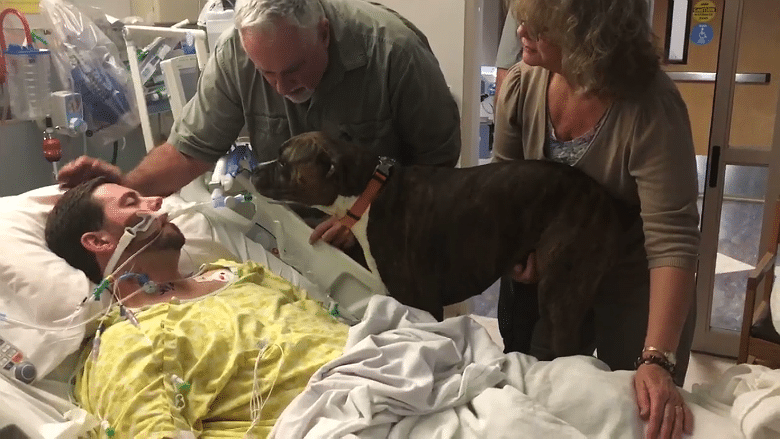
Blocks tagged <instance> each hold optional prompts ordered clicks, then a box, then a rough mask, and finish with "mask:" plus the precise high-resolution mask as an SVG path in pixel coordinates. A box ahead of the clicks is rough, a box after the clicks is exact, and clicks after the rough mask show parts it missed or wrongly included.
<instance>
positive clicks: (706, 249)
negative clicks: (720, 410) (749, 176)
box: [693, 0, 768, 357]
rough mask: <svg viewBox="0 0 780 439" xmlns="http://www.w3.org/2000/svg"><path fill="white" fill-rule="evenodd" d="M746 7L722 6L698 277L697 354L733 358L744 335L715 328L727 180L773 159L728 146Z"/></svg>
mask: <svg viewBox="0 0 780 439" xmlns="http://www.w3.org/2000/svg"><path fill="white" fill-rule="evenodd" d="M743 3H744V0H727V1H725V2H723V19H722V20H723V21H722V24H721V31H720V43H719V44H720V46H719V49H718V63H717V69H716V77H715V94H714V98H713V105H712V119H711V120H712V121H711V123H710V136H709V147H708V152H707V175H706V176H705V179H704V200H703V201H702V210H701V216H702V220H701V244H700V248H699V267H698V273H697V277H696V307H697V308H696V313H697V318H696V329H695V333H694V341H693V350H697V351H704V352H708V353H712V354H716V355H724V356H734V357H736V353H737V350H738V347H739V333H737V332H734V331H728V330H725V329H720V328H716V327H713V326H712V325H711V320H712V319H711V316H712V302H713V291H714V286H715V266H716V259H717V255H718V241H719V234H720V233H719V232H720V217H721V210H722V206H723V189H724V187H723V182H724V177H725V173H726V165H733V164H741V165H762V164H766V161H767V159H768V154H765V153H764V152H763V151H758V150H747V149H743V148H740V149H733V148H730V146H731V145H730V144H729V140H730V136H731V115H732V112H733V99H734V87H735V84H736V81H735V78H736V73H737V59H738V48H739V37H740V30H741V25H742V11H743Z"/></svg>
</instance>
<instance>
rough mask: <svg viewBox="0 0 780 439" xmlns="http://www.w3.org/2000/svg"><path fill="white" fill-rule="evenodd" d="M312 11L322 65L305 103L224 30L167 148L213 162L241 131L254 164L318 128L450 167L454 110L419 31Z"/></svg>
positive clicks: (362, 8)
mask: <svg viewBox="0 0 780 439" xmlns="http://www.w3.org/2000/svg"><path fill="white" fill-rule="evenodd" d="M321 3H322V6H323V9H324V12H325V16H326V17H327V19H328V21H329V23H330V33H331V34H330V43H329V47H328V66H327V69H326V70H325V73H324V75H323V77H322V80H321V82H320V84H319V85H318V86H317V88H316V89H315V91H314V94H313V95H312V98H311V99H310V100H309V101H308V102H305V103H302V104H295V103H293V102H290V101H289V100H287V99H285V98H284V97H283V96H281V95H279V94H278V93H277V92H276V91H275V90H274V88H273V87H271V86H270V85H269V84H268V83H267V82H266V81H265V79H264V78H263V76H262V74H260V72H258V71H257V70H256V68H255V66H254V64H253V63H252V61H251V60H250V59H249V58H248V56H247V54H246V52H245V51H244V49H243V47H242V45H241V41H240V37H239V33H238V31H237V30H235V29H233V30H232V32H226V33H225V34H223V35H222V36H221V37H220V40H219V41H218V43H217V45H216V48H215V50H214V53H213V54H212V56H211V58H210V59H209V61H208V62H207V64H206V66H205V67H204V71H203V73H202V75H201V78H200V81H199V83H198V90H197V94H196V95H195V96H194V97H193V98H192V99H191V100H190V102H189V103H187V105H186V106H185V107H184V109H183V111H182V117H181V120H179V121H176V123H175V124H174V126H173V130H172V133H171V135H170V137H169V139H168V142H169V143H171V144H173V145H174V146H175V147H176V148H177V149H178V150H179V151H180V152H182V153H184V154H186V155H188V156H191V157H195V158H197V159H200V160H205V161H210V162H215V161H216V160H217V159H218V158H219V157H221V156H222V155H224V154H225V153H226V152H227V151H228V149H229V148H230V146H231V144H232V143H233V142H234V141H235V139H236V138H237V137H238V136H239V133H240V132H241V130H242V128H244V127H245V125H246V127H245V128H246V129H247V132H248V135H249V139H250V142H251V144H252V147H253V149H254V150H255V154H256V156H257V158H258V159H259V160H261V161H263V160H270V159H274V158H276V157H277V155H278V151H279V147H280V146H281V145H282V143H283V142H284V141H286V140H287V139H289V138H290V137H292V136H294V135H297V134H300V133H304V132H308V131H314V130H326V131H328V132H330V133H332V134H333V133H337V134H338V135H339V136H341V137H342V138H345V139H347V140H351V141H353V142H356V143H359V144H361V145H365V146H366V147H367V148H369V149H371V150H372V151H374V152H376V153H377V154H378V155H381V156H387V157H391V158H394V159H396V160H398V161H400V163H401V164H430V165H448V166H454V165H455V163H456V162H457V160H458V157H459V155H460V118H459V115H458V108H457V104H456V103H455V100H454V98H453V97H452V95H451V94H450V91H449V88H448V87H447V84H446V82H445V80H444V75H443V74H442V72H441V69H440V67H439V63H438V61H437V60H436V58H435V57H434V55H433V52H432V51H431V49H430V47H429V45H428V41H427V39H426V38H425V36H424V35H423V34H422V32H420V31H419V29H417V28H415V27H414V26H413V25H411V23H409V22H408V21H406V20H404V19H402V18H401V17H400V16H398V15H397V14H396V13H394V12H393V11H391V10H389V9H386V8H385V7H382V6H378V5H374V4H371V3H368V2H365V1H363V0H321Z"/></svg>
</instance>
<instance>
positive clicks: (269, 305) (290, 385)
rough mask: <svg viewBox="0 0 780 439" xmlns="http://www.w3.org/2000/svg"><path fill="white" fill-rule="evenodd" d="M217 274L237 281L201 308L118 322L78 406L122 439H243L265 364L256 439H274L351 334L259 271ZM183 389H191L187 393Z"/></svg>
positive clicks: (83, 380)
mask: <svg viewBox="0 0 780 439" xmlns="http://www.w3.org/2000/svg"><path fill="white" fill-rule="evenodd" d="M219 267H228V268H230V269H231V270H232V271H233V272H234V273H236V274H237V280H235V281H234V282H233V283H232V284H230V285H228V287H226V288H225V289H223V290H221V291H219V292H217V293H215V294H212V295H209V296H205V297H202V298H199V299H197V300H194V301H189V302H182V303H177V301H172V303H161V304H157V305H153V306H151V307H149V308H148V309H145V310H144V311H138V312H137V313H136V317H137V318H138V321H139V323H140V329H139V328H136V327H134V326H132V325H130V324H129V323H128V322H127V321H124V320H122V319H121V318H119V317H118V316H117V315H116V313H114V315H112V319H111V321H112V323H113V324H111V326H110V327H108V328H107V329H106V330H105V332H104V333H103V335H102V337H101V345H100V349H99V354H98V358H97V360H94V359H93V357H92V355H89V356H88V357H87V360H86V362H85V364H84V370H83V373H82V374H81V376H80V379H79V380H78V381H77V383H76V397H77V399H78V400H79V401H80V403H81V404H82V405H83V407H84V408H85V409H86V410H88V411H89V412H90V413H92V414H94V415H96V416H98V417H99V418H101V419H103V420H105V421H106V425H107V426H108V427H109V428H110V429H112V432H113V433H114V435H113V437H114V438H117V439H121V438H163V437H175V436H176V435H175V433H176V432H177V431H181V430H184V431H193V432H195V434H196V435H197V436H199V437H201V438H243V437H245V433H246V432H247V429H248V428H249V427H250V425H251V422H252V413H251V411H250V399H251V398H252V395H253V375H254V369H255V361H256V359H257V358H258V356H260V360H259V362H258V367H257V384H258V389H259V391H258V392H257V394H258V395H259V396H260V397H261V398H262V401H266V400H267V402H265V405H264V406H263V408H262V413H261V416H260V421H259V422H258V423H256V426H255V427H253V428H252V431H251V436H252V437H258V438H262V437H266V436H267V435H268V433H269V432H270V431H271V428H272V427H273V424H274V421H275V420H276V418H277V417H278V416H279V415H280V414H281V412H282V410H283V409H284V408H285V407H286V406H287V404H288V403H289V402H290V401H291V400H292V399H293V398H294V397H295V396H296V395H298V394H299V393H301V392H302V391H303V389H304V388H305V387H306V383H307V382H308V380H309V378H310V377H311V376H312V374H314V372H315V371H317V369H319V368H320V366H322V365H323V364H325V363H327V362H328V361H330V360H332V359H334V358H336V357H338V356H339V355H341V352H342V350H343V348H344V344H345V342H346V337H347V331H348V327H347V326H346V325H344V324H342V323H340V322H338V321H337V320H336V319H335V318H334V317H332V316H331V315H329V314H328V313H327V312H326V311H325V310H324V309H323V308H322V307H321V306H320V304H319V303H317V302H315V301H313V300H310V299H308V298H306V294H305V293H304V292H302V291H301V290H298V289H297V288H295V287H294V286H292V285H291V284H290V283H289V282H287V281H286V280H284V279H282V278H280V277H279V276H276V275H274V274H273V273H271V272H270V271H268V270H267V269H266V268H265V267H263V266H261V265H258V264H255V263H251V262H250V263H245V264H237V263H232V262H228V261H219V262H218V263H217V264H214V265H212V266H210V267H208V268H207V269H214V268H219ZM261 350H262V352H263V353H262V355H260V353H261ZM174 375H175V376H176V377H179V378H180V379H181V380H182V381H177V382H176V383H178V384H179V386H177V385H176V384H175V383H174V381H175V380H174V378H173V376H174ZM184 382H186V383H187V384H189V386H186V385H185V386H183V387H180V386H181V384H182V383H184ZM187 387H189V388H187ZM269 392H270V398H269ZM258 402H260V401H258ZM258 405H259V404H258ZM104 428H105V425H104ZM93 437H106V434H105V431H100V432H95V436H93Z"/></svg>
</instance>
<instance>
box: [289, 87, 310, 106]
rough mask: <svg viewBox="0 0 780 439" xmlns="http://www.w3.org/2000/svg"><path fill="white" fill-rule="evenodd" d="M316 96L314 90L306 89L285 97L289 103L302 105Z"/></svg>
mask: <svg viewBox="0 0 780 439" xmlns="http://www.w3.org/2000/svg"><path fill="white" fill-rule="evenodd" d="M313 94H314V90H309V89H308V88H304V89H303V90H301V91H297V92H295V93H294V94H291V95H284V97H285V99H287V100H288V101H290V102H292V103H294V104H302V103H304V102H306V101H308V100H309V99H311V96H312V95H313Z"/></svg>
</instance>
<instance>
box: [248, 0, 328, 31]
mask: <svg viewBox="0 0 780 439" xmlns="http://www.w3.org/2000/svg"><path fill="white" fill-rule="evenodd" d="M324 15H325V12H324V11H323V10H322V5H321V4H320V2H319V0H238V1H237V2H236V9H235V18H234V21H235V26H236V29H238V30H244V29H258V30H264V29H269V28H272V27H273V26H274V25H275V23H274V22H275V21H276V20H277V19H279V18H285V19H287V21H288V22H289V23H290V24H293V25H295V26H297V27H300V28H303V29H311V28H314V26H315V25H316V24H317V23H319V22H320V20H321V19H322V18H323V17H324Z"/></svg>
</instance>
